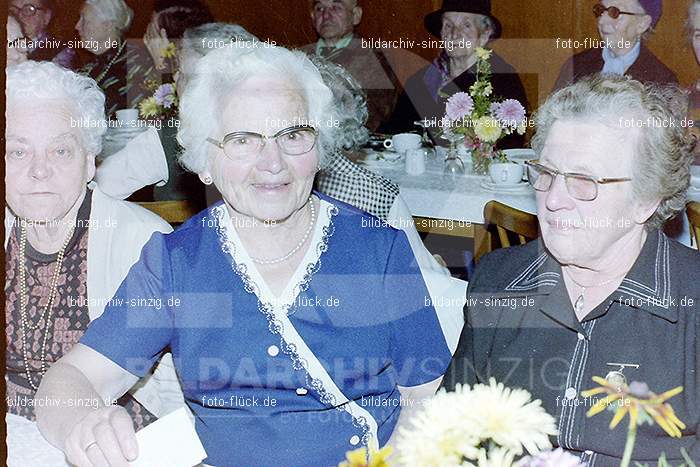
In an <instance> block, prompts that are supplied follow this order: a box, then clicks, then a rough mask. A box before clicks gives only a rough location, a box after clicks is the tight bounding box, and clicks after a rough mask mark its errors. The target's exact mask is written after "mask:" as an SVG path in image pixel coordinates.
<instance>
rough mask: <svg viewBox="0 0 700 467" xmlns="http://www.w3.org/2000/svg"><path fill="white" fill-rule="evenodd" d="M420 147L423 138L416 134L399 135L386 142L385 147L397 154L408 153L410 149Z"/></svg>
mask: <svg viewBox="0 0 700 467" xmlns="http://www.w3.org/2000/svg"><path fill="white" fill-rule="evenodd" d="M420 146H421V137H420V135H417V134H415V133H399V134H398V135H394V136H392V137H391V138H390V139H389V138H387V139H385V140H384V147H385V148H387V149H393V150H394V151H396V152H406V151H408V150H409V149H418V148H420Z"/></svg>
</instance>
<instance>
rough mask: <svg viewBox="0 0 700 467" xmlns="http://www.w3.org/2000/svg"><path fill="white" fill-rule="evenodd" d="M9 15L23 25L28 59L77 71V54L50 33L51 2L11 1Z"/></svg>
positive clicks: (48, 0)
mask: <svg viewBox="0 0 700 467" xmlns="http://www.w3.org/2000/svg"><path fill="white" fill-rule="evenodd" d="M8 10H9V13H10V14H11V15H13V16H15V17H16V18H17V19H18V20H19V22H20V23H21V24H22V30H23V31H24V33H25V34H26V35H27V38H28V39H29V41H28V42H27V43H28V45H32V44H36V46H32V47H29V49H28V50H27V58H28V59H29V60H35V61H52V62H54V63H56V64H58V65H61V66H62V67H65V68H68V69H71V70H72V69H75V67H76V66H77V65H78V54H77V52H76V51H75V50H74V49H72V48H70V47H68V46H67V45H66V44H65V42H64V41H61V40H59V39H58V38H56V37H55V36H54V35H53V34H51V33H50V32H49V25H50V24H51V19H52V18H53V5H52V3H51V0H11V1H10V5H9V8H8Z"/></svg>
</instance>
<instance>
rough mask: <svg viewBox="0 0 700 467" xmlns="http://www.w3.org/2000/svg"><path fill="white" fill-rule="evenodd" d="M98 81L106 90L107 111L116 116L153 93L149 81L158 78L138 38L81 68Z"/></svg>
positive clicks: (108, 116)
mask: <svg viewBox="0 0 700 467" xmlns="http://www.w3.org/2000/svg"><path fill="white" fill-rule="evenodd" d="M79 72H80V73H82V74H84V75H87V76H89V77H90V78H92V79H94V80H95V81H97V84H98V85H99V86H100V88H101V89H102V91H103V92H104V93H105V113H106V116H107V118H110V117H113V116H114V115H113V114H114V112H115V111H117V110H119V109H127V108H136V107H137V106H138V104H139V103H140V102H141V101H142V100H144V99H145V98H147V97H150V95H151V94H152V92H151V91H149V90H148V89H147V88H146V81H147V80H150V79H155V78H157V74H156V72H155V71H154V68H153V61H152V60H151V58H150V56H149V55H148V52H147V51H145V50H144V47H143V46H142V45H141V44H139V43H138V42H137V41H131V40H128V41H124V42H122V43H121V44H120V45H119V46H118V47H112V48H110V49H109V50H107V51H105V52H104V53H103V54H101V55H96V56H95V58H94V59H93V60H91V61H90V62H88V63H86V64H85V65H83V66H82V68H81V69H80V70H79Z"/></svg>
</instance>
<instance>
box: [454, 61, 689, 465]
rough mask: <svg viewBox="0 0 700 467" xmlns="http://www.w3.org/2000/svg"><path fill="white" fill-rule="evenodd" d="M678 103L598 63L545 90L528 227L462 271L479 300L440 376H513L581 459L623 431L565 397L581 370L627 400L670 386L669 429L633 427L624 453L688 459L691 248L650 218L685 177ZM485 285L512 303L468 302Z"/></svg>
mask: <svg viewBox="0 0 700 467" xmlns="http://www.w3.org/2000/svg"><path fill="white" fill-rule="evenodd" d="M687 106H688V103H687V97H686V96H685V94H684V93H683V92H682V91H680V90H678V89H677V88H673V87H666V88H665V87H660V86H658V85H655V84H646V85H644V84H641V83H639V82H637V81H634V80H632V79H629V78H626V77H619V76H610V75H607V76H606V75H597V76H593V77H589V78H585V79H582V80H581V81H579V82H577V83H576V84H574V85H571V86H569V87H566V88H563V89H561V90H559V91H557V92H556V93H554V94H553V95H552V96H550V97H549V99H547V101H546V102H545V104H544V105H543V106H542V107H541V108H540V110H539V112H538V114H537V116H536V131H537V133H536V135H535V137H534V139H533V141H532V144H533V148H534V149H535V151H536V153H537V154H538V155H539V159H538V160H534V161H530V162H528V163H527V164H528V176H529V180H530V183H531V184H532V186H533V188H534V189H535V191H536V195H537V215H538V218H539V224H540V231H541V234H542V235H541V240H540V241H535V242H531V243H529V244H527V245H524V246H520V247H515V248H511V249H506V250H498V251H496V252H493V253H491V254H490V255H487V256H485V257H484V258H483V259H482V261H481V262H480V263H479V266H478V267H477V270H476V274H475V277H474V279H473V281H472V282H470V284H469V292H468V294H469V295H470V298H473V299H477V298H478V299H479V300H478V302H479V303H477V304H476V305H475V306H470V307H468V308H467V309H466V318H467V323H466V324H465V331H464V333H463V334H462V337H461V340H460V344H459V348H458V350H457V353H456V355H455V358H454V360H453V362H452V364H451V367H450V369H449V370H448V373H447V383H446V385H447V386H448V387H449V388H453V387H454V386H455V384H456V383H458V382H465V383H468V384H474V383H478V382H483V381H487V380H488V378H489V377H495V378H496V379H497V380H499V381H502V382H504V383H505V384H506V385H509V386H516V387H523V388H526V389H528V390H529V391H530V392H532V393H533V395H534V397H535V398H538V399H541V400H542V402H543V406H544V407H545V408H546V409H547V411H548V412H549V413H551V414H554V415H556V416H557V418H558V423H559V427H558V428H559V435H558V437H557V438H556V441H555V444H557V445H559V446H561V447H562V448H564V449H566V450H569V451H571V452H573V453H575V454H577V455H579V456H580V458H581V460H582V461H585V462H586V463H590V464H591V465H593V464H595V465H597V466H613V465H619V463H620V459H621V458H622V455H623V451H624V450H625V442H626V436H627V433H626V432H625V430H614V431H610V430H609V429H608V424H609V423H610V416H608V417H604V416H597V417H593V418H591V419H587V418H586V410H581V408H580V407H579V405H584V406H585V404H590V402H591V401H585V400H583V399H578V397H579V396H578V394H579V393H580V392H581V391H582V390H586V389H589V388H590V387H591V386H592V385H593V383H592V377H594V376H600V377H603V376H605V379H606V380H607V381H606V385H608V387H609V388H612V390H613V391H615V390H619V391H628V390H630V391H633V394H634V395H635V397H641V398H648V397H650V394H651V392H650V391H653V392H655V393H657V394H660V393H662V392H664V391H666V390H668V389H672V388H674V387H677V386H682V387H683V388H684V394H683V397H682V398H676V399H674V400H673V401H672V405H673V409H674V411H675V414H676V415H677V417H678V419H680V420H681V421H682V422H683V423H684V424H685V425H684V426H681V427H680V432H679V433H680V436H678V437H672V436H670V435H667V434H666V433H665V432H664V431H663V429H662V428H661V427H658V426H651V425H640V426H639V428H638V431H637V443H636V448H635V451H634V453H633V459H632V460H634V461H637V462H640V463H648V462H652V461H653V462H656V460H657V459H658V458H659V456H660V455H661V453H662V452H663V453H665V455H666V458H667V459H668V460H669V462H670V463H672V464H675V463H680V462H681V461H682V460H683V456H682V454H681V449H685V450H686V451H687V453H688V456H689V457H688V458H691V459H698V458H700V431H699V428H700V353H698V352H697V351H696V350H697V348H698V346H700V336H699V335H698V331H699V330H700V313H698V303H700V282H699V281H698V280H697V273H698V271H700V254H698V253H697V252H695V251H693V250H691V249H689V248H686V247H684V246H682V245H679V244H678V243H676V242H675V241H673V240H670V239H669V238H667V237H666V235H664V233H663V232H661V231H660V230H659V227H660V226H661V225H662V224H663V223H664V222H665V221H666V220H667V219H669V218H670V217H672V216H674V215H675V214H676V213H678V212H679V211H680V210H681V209H682V208H683V205H684V201H685V192H686V190H687V188H688V183H689V178H690V177H689V165H690V160H691V155H690V146H691V144H690V141H689V139H690V138H689V135H688V129H687V128H685V126H684V125H685V122H686V120H685V118H686V112H687ZM494 296H497V297H498V300H499V302H498V303H506V304H508V303H509V302H508V299H513V298H515V299H517V300H518V303H519V304H520V305H519V306H517V307H515V308H511V307H509V306H484V305H481V303H484V302H486V301H487V299H493V297H494ZM471 301H472V300H470V302H471ZM474 301H476V300H474ZM489 303H491V304H493V303H494V301H493V300H491V301H490V302H489ZM650 343H653V346H654V349H658V351H650V347H649V346H650ZM524 358H527V361H526V364H523V363H524V362H523V359H524ZM628 381H632V383H630V385H628V384H627V383H628ZM623 400H624V397H623ZM593 402H594V401H593ZM680 425H683V424H680ZM674 461H676V462H674Z"/></svg>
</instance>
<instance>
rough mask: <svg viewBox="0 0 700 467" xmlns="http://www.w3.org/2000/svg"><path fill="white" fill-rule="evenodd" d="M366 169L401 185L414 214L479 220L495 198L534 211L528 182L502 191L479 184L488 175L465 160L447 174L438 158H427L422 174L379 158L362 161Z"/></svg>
mask: <svg viewBox="0 0 700 467" xmlns="http://www.w3.org/2000/svg"><path fill="white" fill-rule="evenodd" d="M364 166H365V167H366V168H368V169H369V170H372V171H373V172H376V173H378V174H380V175H383V176H384V177H386V178H388V179H390V180H392V181H393V182H394V183H396V184H398V185H399V187H400V188H401V197H402V198H403V199H404V201H406V204H407V205H408V209H409V210H410V211H411V214H412V215H414V216H421V217H433V218H436V219H453V220H458V221H465V222H473V223H478V224H482V223H483V222H484V215H483V213H484V206H485V205H486V203H488V202H489V201H490V200H492V199H493V200H497V201H499V202H501V203H503V204H507V205H508V206H512V207H514V208H516V209H520V210H521V211H526V212H529V213H533V214H534V213H535V212H536V210H537V206H536V203H535V191H534V190H533V189H531V188H530V187H529V186H528V187H526V188H525V189H524V190H523V191H522V192H521V193H518V194H504V193H500V192H495V191H490V190H487V189H485V188H482V187H481V182H482V181H484V180H491V179H490V178H489V176H488V175H487V176H480V175H475V174H473V173H471V171H470V167H471V166H470V165H469V164H467V173H466V174H464V175H455V176H452V175H447V174H445V173H444V172H443V168H444V163H443V161H442V159H439V158H436V159H428V160H427V162H426V171H425V173H423V174H422V175H415V176H413V175H408V174H407V173H406V171H405V169H404V163H403V162H402V161H399V162H394V163H392V162H381V163H372V164H366V165H364Z"/></svg>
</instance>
